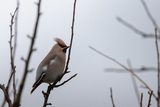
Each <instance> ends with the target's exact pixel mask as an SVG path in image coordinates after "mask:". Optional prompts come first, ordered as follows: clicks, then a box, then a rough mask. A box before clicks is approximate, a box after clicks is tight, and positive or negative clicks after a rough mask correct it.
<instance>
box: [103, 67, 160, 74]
mask: <svg viewBox="0 0 160 107" xmlns="http://www.w3.org/2000/svg"><path fill="white" fill-rule="evenodd" d="M105 71H106V72H118V73H123V72H125V73H127V72H126V71H127V70H125V69H120V68H119V69H118V68H106V69H105ZM132 71H133V72H136V73H142V72H146V71H157V68H155V67H141V68H133V69H132Z"/></svg>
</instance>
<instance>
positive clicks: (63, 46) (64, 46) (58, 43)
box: [58, 43, 66, 48]
mask: <svg viewBox="0 0 160 107" xmlns="http://www.w3.org/2000/svg"><path fill="white" fill-rule="evenodd" d="M58 45H59V46H60V47H61V48H64V47H66V46H63V45H61V44H59V43H58Z"/></svg>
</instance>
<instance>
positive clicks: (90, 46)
mask: <svg viewBox="0 0 160 107" xmlns="http://www.w3.org/2000/svg"><path fill="white" fill-rule="evenodd" d="M89 48H91V49H92V50H94V51H95V52H97V53H99V54H100V55H102V56H104V57H106V58H108V59H110V60H112V61H114V62H115V63H117V64H118V65H120V66H121V67H123V68H124V69H126V70H127V71H129V72H131V73H132V75H134V76H135V77H136V78H137V79H138V80H139V81H140V82H142V83H143V84H144V85H145V87H146V88H147V89H148V90H150V91H152V90H151V88H150V87H149V86H148V85H147V84H146V83H145V82H144V81H143V80H142V79H141V78H140V77H139V76H138V75H136V74H135V73H134V72H133V71H132V70H131V69H128V68H127V67H126V66H124V65H123V64H121V63H120V62H118V61H117V60H115V59H114V58H111V57H109V56H107V55H105V54H103V53H101V52H100V51H98V50H96V49H95V48H93V47H91V46H89ZM153 96H154V97H155V99H156V100H157V97H156V95H155V94H154V93H153Z"/></svg>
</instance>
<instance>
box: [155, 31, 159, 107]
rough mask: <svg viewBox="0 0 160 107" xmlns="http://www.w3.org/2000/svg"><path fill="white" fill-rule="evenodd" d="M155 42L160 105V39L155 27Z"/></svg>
mask: <svg viewBox="0 0 160 107" xmlns="http://www.w3.org/2000/svg"><path fill="white" fill-rule="evenodd" d="M155 44H156V50H157V66H158V69H157V70H158V98H157V104H158V107H159V100H160V77H159V75H160V63H159V48H158V41H157V28H156V29H155Z"/></svg>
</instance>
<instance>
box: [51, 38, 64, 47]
mask: <svg viewBox="0 0 160 107" xmlns="http://www.w3.org/2000/svg"><path fill="white" fill-rule="evenodd" d="M54 40H55V41H56V42H57V43H58V44H59V45H62V46H64V47H65V46H67V45H66V44H65V43H64V42H63V40H61V39H60V38H55V39H54Z"/></svg>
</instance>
